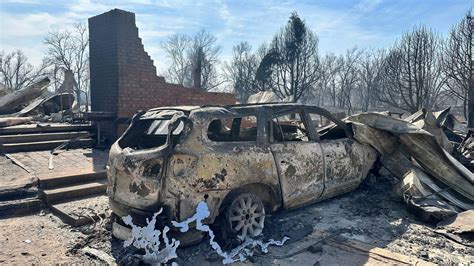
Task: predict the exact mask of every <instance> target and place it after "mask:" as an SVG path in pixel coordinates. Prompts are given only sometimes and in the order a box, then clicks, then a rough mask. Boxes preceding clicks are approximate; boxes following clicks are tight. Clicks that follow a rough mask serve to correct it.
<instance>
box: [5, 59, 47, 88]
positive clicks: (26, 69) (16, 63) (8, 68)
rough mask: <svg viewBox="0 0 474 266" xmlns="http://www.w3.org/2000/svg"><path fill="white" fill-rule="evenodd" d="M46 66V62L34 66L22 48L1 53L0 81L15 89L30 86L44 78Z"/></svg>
mask: <svg viewBox="0 0 474 266" xmlns="http://www.w3.org/2000/svg"><path fill="white" fill-rule="evenodd" d="M46 68H47V65H46V64H45V63H44V62H43V63H42V64H41V65H40V66H39V67H38V68H35V67H33V65H31V64H30V63H29V62H28V58H27V57H26V56H25V55H24V54H23V52H22V51H21V50H16V51H14V52H11V53H8V54H5V53H4V52H1V53H0V83H2V84H4V85H6V86H7V87H9V88H12V89H14V90H20V89H23V88H25V87H28V86H29V85H31V84H32V83H34V82H36V81H38V80H39V79H41V78H43V77H44V76H45V73H46Z"/></svg>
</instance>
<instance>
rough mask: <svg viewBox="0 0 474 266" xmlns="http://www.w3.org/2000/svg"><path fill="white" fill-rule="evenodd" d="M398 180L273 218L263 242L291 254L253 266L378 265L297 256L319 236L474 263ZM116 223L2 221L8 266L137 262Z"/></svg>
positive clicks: (185, 255) (355, 258)
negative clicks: (411, 202)
mask: <svg viewBox="0 0 474 266" xmlns="http://www.w3.org/2000/svg"><path fill="white" fill-rule="evenodd" d="M391 188H392V184H391V180H389V179H386V178H378V179H377V181H376V182H375V183H373V184H371V185H368V184H367V183H364V184H363V185H362V186H361V187H360V188H358V189H357V190H356V191H354V192H351V193H348V194H346V195H343V196H340V197H337V198H334V199H329V200H326V201H324V202H320V203H316V204H313V205H310V206H307V207H304V208H301V209H298V210H295V211H291V212H280V213H276V214H273V215H271V216H269V217H268V219H267V221H268V222H267V223H266V227H265V230H264V233H263V239H269V238H273V239H275V240H280V239H281V238H283V236H285V235H287V236H289V237H290V238H291V239H290V240H289V241H288V242H287V243H286V244H285V245H284V246H283V247H272V248H271V249H270V252H269V253H267V254H262V253H260V252H256V254H255V255H254V256H253V257H252V258H250V259H249V260H247V261H246V262H245V263H244V264H246V265H270V264H275V265H289V264H300V265H335V264H339V265H362V264H367V263H368V264H377V262H378V263H380V261H373V259H372V258H369V257H368V256H367V255H365V254H361V253H354V252H348V251H344V250H341V249H337V248H334V247H333V246H331V245H329V244H327V242H325V240H323V241H320V242H319V243H316V242H315V245H313V247H312V248H309V249H308V248H304V249H302V250H298V249H295V246H298V245H299V243H305V242H308V241H312V240H311V238H310V236H311V235H312V234H313V235H314V233H315V232H324V233H325V235H330V236H339V237H344V238H346V239H354V240H357V241H360V242H364V243H367V244H370V245H372V246H376V247H381V248H385V249H387V250H389V251H393V252H397V253H400V254H403V255H407V256H411V257H416V258H419V259H422V260H425V261H428V262H433V263H436V264H458V263H462V264H469V263H474V248H472V247H467V246H463V245H461V244H458V243H456V242H454V241H452V240H450V239H448V238H446V237H444V236H442V235H439V234H437V233H435V231H434V228H433V227H432V226H431V225H427V224H424V223H422V222H420V221H419V220H418V219H417V217H416V216H414V215H413V214H411V213H410V212H409V211H408V210H407V209H406V205H405V204H404V203H403V202H401V201H400V200H399V198H397V197H396V196H395V195H393V194H392V193H391ZM110 226H111V222H110V219H105V220H103V221H98V222H97V223H96V224H95V225H93V226H91V225H89V226H83V227H79V228H72V227H70V226H67V225H65V224H64V223H63V222H62V221H61V220H59V219H58V218H57V217H55V216H54V215H52V214H50V213H48V211H47V210H46V213H41V214H35V215H29V216H24V217H15V218H6V219H0V246H1V247H2V248H1V249H0V264H25V263H42V264H43V263H46V264H47V263H52V262H54V263H79V262H80V263H102V262H101V261H100V260H98V259H97V258H94V257H92V256H89V255H86V254H84V252H83V251H82V248H83V247H86V246H88V247H92V248H96V249H99V250H102V251H104V252H106V253H108V254H111V255H113V256H114V257H115V258H116V260H117V261H118V262H121V263H128V262H130V261H129V260H128V259H127V258H128V257H127V255H129V254H130V253H131V251H130V250H127V249H124V248H122V243H121V242H120V241H118V240H115V239H113V238H112V237H111V234H110ZM205 241H206V239H204V241H203V242H202V243H201V244H198V245H194V246H191V247H186V248H180V249H178V256H179V257H178V259H177V260H176V262H177V263H178V264H179V265H196V264H197V265H220V258H219V257H218V256H217V255H216V254H215V252H214V251H213V250H212V249H211V248H210V246H209V244H207V243H206V242H205Z"/></svg>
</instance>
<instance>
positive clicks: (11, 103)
mask: <svg viewBox="0 0 474 266" xmlns="http://www.w3.org/2000/svg"><path fill="white" fill-rule="evenodd" d="M71 78H72V79H73V81H74V78H73V77H71ZM49 83H50V80H49V78H44V79H42V80H40V81H38V82H36V83H34V84H32V85H30V86H28V87H26V88H24V89H21V90H13V89H11V88H8V87H6V86H4V85H2V86H1V87H0V127H7V126H13V125H20V124H27V123H30V122H32V121H40V122H60V121H61V122H63V121H71V120H72V110H73V109H74V108H75V103H76V102H75V99H74V94H73V92H70V91H71V90H72V88H70V89H68V90H66V89H64V88H63V87H65V86H69V85H71V84H70V83H71V82H70V81H69V80H68V79H65V80H64V83H63V85H62V86H61V88H60V89H62V90H59V92H57V93H54V94H51V95H50V94H48V86H49Z"/></svg>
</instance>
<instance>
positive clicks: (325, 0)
mask: <svg viewBox="0 0 474 266" xmlns="http://www.w3.org/2000/svg"><path fill="white" fill-rule="evenodd" d="M473 1H474V0H463V1H461V0H400V1H395V0H392V1H389V0H341V1H336V0H334V1H331V0H321V1H296V0H295V1H292V0H289V1H275V0H265V1H257V0H254V1H250V0H242V1H219V0H216V1H201V0H192V1H187V0H186V1H185V0H174V1H173V0H163V1H154V0H130V1H92V0H70V1H65V0H58V1H39V0H0V50H3V51H5V52H9V51H12V50H14V49H18V48H19V49H22V50H23V51H24V52H25V54H26V55H27V56H28V57H29V59H30V61H31V62H32V63H35V64H37V63H39V62H40V60H41V57H42V54H43V52H44V50H45V47H44V45H43V43H42V42H43V38H44V36H45V35H46V34H47V32H48V31H49V30H50V29H51V28H68V27H71V25H72V24H73V23H75V22H84V23H87V18H89V17H91V16H94V15H97V14H100V13H103V12H106V11H108V10H110V9H113V8H121V9H125V10H127V11H132V12H135V13H136V19H137V24H138V27H139V29H140V36H141V37H142V39H143V42H144V45H145V49H146V50H147V51H148V53H149V54H150V55H151V57H152V58H153V59H154V61H155V65H156V66H157V68H158V72H159V73H163V72H164V71H165V65H166V63H167V58H166V56H165V55H164V53H163V51H162V50H161V49H160V45H159V44H160V43H161V42H162V41H164V40H166V38H167V36H169V35H171V34H173V33H189V34H192V33H195V32H197V31H199V30H200V29H202V28H204V29H206V30H208V31H210V32H211V33H212V34H214V35H215V36H216V37H217V38H218V43H219V45H220V46H221V47H222V52H221V58H222V59H223V60H229V58H230V57H231V53H232V46H233V45H235V44H237V43H238V42H240V41H248V42H249V43H250V44H251V45H252V46H253V48H254V49H256V48H257V47H258V46H259V45H260V44H261V43H262V42H264V41H269V40H271V38H272V36H273V34H274V33H275V32H277V31H278V30H279V29H280V28H281V27H282V26H284V25H285V23H286V22H287V20H288V17H289V15H290V13H291V12H292V11H297V12H298V14H299V15H300V17H302V18H303V19H304V20H305V21H306V23H307V25H308V26H309V27H310V28H311V29H312V30H313V31H315V32H316V33H317V35H318V36H319V40H320V45H319V50H320V53H321V54H325V53H331V52H332V53H336V54H339V53H344V52H345V50H346V49H349V48H352V47H354V46H357V47H359V48H364V49H369V48H379V47H386V46H390V45H391V44H392V43H393V42H394V41H395V40H396V39H397V38H398V37H399V36H400V35H401V34H402V33H403V32H404V31H407V30H410V29H411V28H413V26H415V25H419V24H425V25H426V26H428V27H431V28H433V29H435V30H436V31H438V32H439V33H440V34H443V35H446V34H447V32H448V31H449V29H450V27H451V26H452V25H453V24H454V23H456V22H457V21H459V20H460V19H461V17H462V16H463V14H464V13H465V12H466V11H467V10H468V9H469V8H472V6H473Z"/></svg>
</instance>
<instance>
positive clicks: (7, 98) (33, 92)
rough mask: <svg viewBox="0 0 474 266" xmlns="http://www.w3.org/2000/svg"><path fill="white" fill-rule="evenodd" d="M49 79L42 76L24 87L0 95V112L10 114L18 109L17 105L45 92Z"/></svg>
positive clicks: (19, 105)
mask: <svg viewBox="0 0 474 266" xmlns="http://www.w3.org/2000/svg"><path fill="white" fill-rule="evenodd" d="M48 85H49V79H48V78H44V79H43V80H41V81H38V82H36V83H34V84H32V85H30V86H28V87H26V88H24V89H21V90H17V91H13V92H11V93H8V94H6V95H4V96H1V97H0V114H10V113H14V112H16V111H19V110H18V109H19V107H21V106H22V105H25V104H28V103H29V102H31V101H33V100H34V99H36V98H38V97H40V96H41V95H42V94H43V93H45V92H46V90H47V88H48Z"/></svg>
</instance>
